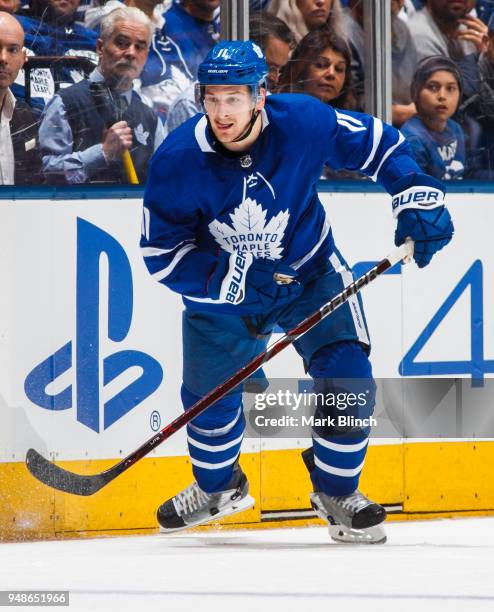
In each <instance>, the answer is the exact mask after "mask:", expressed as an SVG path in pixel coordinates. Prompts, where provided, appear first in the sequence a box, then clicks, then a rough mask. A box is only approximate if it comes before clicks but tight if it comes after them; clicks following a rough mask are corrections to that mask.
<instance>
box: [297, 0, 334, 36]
mask: <svg viewBox="0 0 494 612" xmlns="http://www.w3.org/2000/svg"><path fill="white" fill-rule="evenodd" d="M297 7H298V9H299V11H300V12H301V13H302V17H303V18H304V21H305V25H306V26H307V29H308V30H309V31H312V30H316V29H317V28H320V27H321V26H323V25H324V24H325V23H326V21H327V20H328V17H329V13H330V11H331V9H332V8H333V0H297Z"/></svg>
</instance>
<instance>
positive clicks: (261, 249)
mask: <svg viewBox="0 0 494 612" xmlns="http://www.w3.org/2000/svg"><path fill="white" fill-rule="evenodd" d="M266 214H267V211H266V210H264V209H263V208H262V206H261V205H260V204H258V203H257V202H256V201H255V200H252V199H251V198H246V199H245V200H244V201H243V202H242V203H241V204H240V205H239V206H238V207H237V208H236V209H235V210H234V211H233V213H231V214H230V215H229V216H230V219H231V222H232V225H229V224H228V223H223V222H221V221H217V220H215V221H212V222H211V223H210V224H209V231H210V232H211V234H212V235H213V236H214V238H215V240H216V242H217V243H218V244H219V245H220V246H221V248H222V249H224V250H225V251H227V252H229V253H234V252H235V251H241V252H244V253H252V255H253V256H254V257H264V258H266V259H281V255H282V252H283V247H282V245H281V243H282V240H283V236H284V235H285V230H286V226H287V224H288V219H289V218H290V214H289V213H288V210H283V211H281V212H279V213H278V214H277V215H275V216H274V217H271V219H269V220H267V219H266Z"/></svg>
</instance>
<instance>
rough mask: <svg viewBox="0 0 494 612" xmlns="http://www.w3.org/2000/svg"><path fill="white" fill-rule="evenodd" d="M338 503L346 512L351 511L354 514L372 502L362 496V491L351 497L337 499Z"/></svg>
mask: <svg viewBox="0 0 494 612" xmlns="http://www.w3.org/2000/svg"><path fill="white" fill-rule="evenodd" d="M335 500H336V502H337V503H338V504H339V505H340V506H342V507H343V508H344V509H345V510H349V511H350V512H352V513H353V514H356V513H357V512H359V510H362V509H363V508H365V507H366V506H368V505H369V504H371V503H372V502H371V501H370V500H369V499H367V497H365V495H362V493H360V491H358V490H357V491H354V492H353V493H351V494H350V495H343V496H341V497H335Z"/></svg>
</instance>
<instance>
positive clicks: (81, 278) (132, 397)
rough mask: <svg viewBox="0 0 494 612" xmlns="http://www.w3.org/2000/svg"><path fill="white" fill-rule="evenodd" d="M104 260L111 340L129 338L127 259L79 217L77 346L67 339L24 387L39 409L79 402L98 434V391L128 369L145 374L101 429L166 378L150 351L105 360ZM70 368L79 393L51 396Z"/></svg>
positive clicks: (110, 409)
mask: <svg viewBox="0 0 494 612" xmlns="http://www.w3.org/2000/svg"><path fill="white" fill-rule="evenodd" d="M103 257H104V258H106V260H107V265H108V322H107V329H108V338H109V340H111V341H113V342H123V341H124V340H125V338H126V337H127V334H128V333H129V330H130V326H131V323H132V312H133V284H132V270H131V267H130V263H129V260H128V258H127V255H126V253H125V251H124V249H123V248H122V247H121V246H120V244H119V243H118V242H117V241H116V240H115V239H114V238H113V237H112V236H110V235H109V234H107V233H106V232H104V231H103V230H101V229H100V228H98V227H96V226H95V225H93V224H91V223H89V222H88V221H85V220H84V219H80V218H78V219H77V286H76V338H75V342H74V341H72V340H69V342H67V343H66V344H64V345H63V346H62V347H60V348H59V349H58V350H57V351H56V352H55V353H54V354H53V355H50V356H49V357H48V358H47V359H45V360H44V361H42V362H41V363H40V364H38V365H37V366H36V367H35V368H34V369H33V370H32V371H31V372H30V373H29V374H28V376H27V377H26V380H25V383H24V390H25V392H26V395H27V397H28V398H29V400H30V401H31V402H33V403H34V404H36V405H37V406H40V407H41V408H46V409H48V410H67V409H69V408H72V407H73V406H74V400H75V405H76V406H77V420H78V421H79V422H80V423H82V424H83V425H85V426H86V427H89V428H90V429H92V430H93V431H96V432H99V431H100V406H101V397H100V389H103V388H104V387H105V386H106V385H108V384H110V383H111V382H112V381H114V380H115V379H116V378H117V377H118V376H120V375H121V374H123V373H124V372H127V370H129V368H135V367H137V368H139V369H140V370H141V374H140V376H139V377H138V378H137V379H135V380H133V381H132V382H131V383H130V384H129V385H128V386H127V387H125V388H124V389H122V390H121V391H119V392H118V393H116V394H115V395H114V396H113V397H112V398H110V399H108V400H107V401H105V402H104V404H103V415H102V416H103V418H102V422H103V429H107V428H108V427H110V426H111V425H113V424H114V423H115V422H116V421H118V420H119V419H121V418H122V417H123V416H124V415H125V414H127V412H129V411H130V410H132V408H134V407H135V406H137V405H138V404H140V403H141V402H142V401H144V400H145V399H146V398H147V397H149V396H150V395H151V394H152V393H154V391H156V389H157V388H158V387H159V386H160V384H161V381H162V380H163V370H162V368H161V366H160V364H159V362H158V361H157V360H156V359H154V358H153V357H151V356H150V355H148V354H147V353H143V352H141V351H134V350H121V351H117V352H115V353H113V354H111V355H108V356H106V357H104V358H103V359H101V354H100V299H99V296H100V261H101V259H102V258H103ZM101 361H102V363H101ZM101 365H102V367H100V366H101ZM71 368H74V369H75V383H76V384H75V390H74V386H73V385H72V384H70V385H69V386H68V387H66V388H65V389H64V390H62V391H60V392H59V393H56V394H50V393H49V392H47V390H46V389H47V386H48V385H49V384H50V383H52V382H55V381H56V380H57V379H58V378H59V377H60V376H62V374H64V373H65V372H67V371H68V370H70V369H71ZM100 372H101V373H102V376H101V374H100ZM101 378H102V380H100V379H101Z"/></svg>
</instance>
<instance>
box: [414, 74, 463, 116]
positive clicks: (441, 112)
mask: <svg viewBox="0 0 494 612" xmlns="http://www.w3.org/2000/svg"><path fill="white" fill-rule="evenodd" d="M459 101H460V89H459V87H458V81H457V80H456V79H455V77H454V76H453V75H452V74H451V72H447V71H446V70H438V71H437V72H434V73H432V74H431V76H430V77H429V78H428V79H427V81H426V83H425V85H424V86H423V87H422V89H421V91H420V93H419V98H418V108H419V112H420V115H423V116H425V118H428V119H429V120H431V121H439V122H440V123H444V122H446V121H447V120H448V119H449V118H450V117H451V116H452V115H453V114H454V113H455V111H456V108H457V107H458V102H459Z"/></svg>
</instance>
